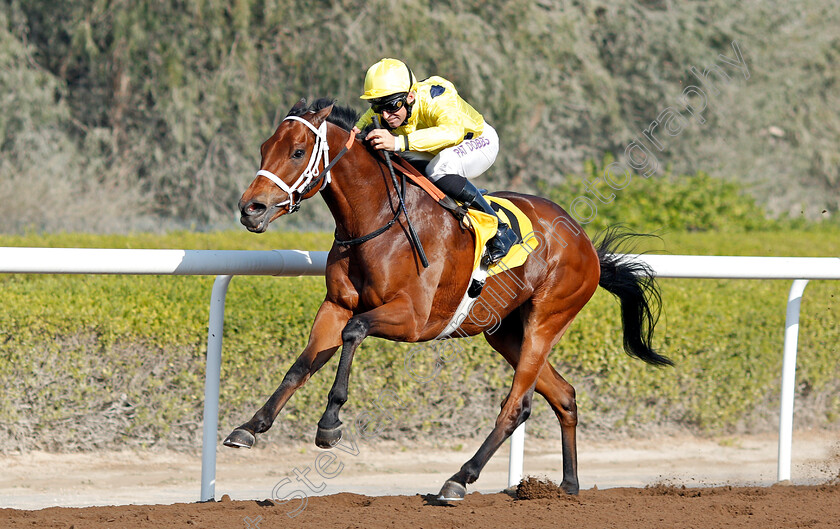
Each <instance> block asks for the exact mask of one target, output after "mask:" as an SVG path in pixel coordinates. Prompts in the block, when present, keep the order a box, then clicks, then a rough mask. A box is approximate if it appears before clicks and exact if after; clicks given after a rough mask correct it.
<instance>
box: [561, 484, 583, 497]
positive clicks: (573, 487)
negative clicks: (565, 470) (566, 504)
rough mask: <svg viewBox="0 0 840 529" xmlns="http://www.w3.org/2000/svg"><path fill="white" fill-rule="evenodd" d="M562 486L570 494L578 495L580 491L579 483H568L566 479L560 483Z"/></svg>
mask: <svg viewBox="0 0 840 529" xmlns="http://www.w3.org/2000/svg"><path fill="white" fill-rule="evenodd" d="M560 488H561V489H562V490H563V492H565V493H566V494H568V495H569V496H577V495H578V492H580V486H579V485H578V484H577V483H568V482H566V481H564V482H562V483H560Z"/></svg>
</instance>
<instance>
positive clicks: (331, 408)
mask: <svg viewBox="0 0 840 529" xmlns="http://www.w3.org/2000/svg"><path fill="white" fill-rule="evenodd" d="M412 308H413V302H412V301H411V300H409V299H408V298H398V299H397V300H394V301H391V302H389V303H387V304H385V305H382V306H380V307H377V308H375V309H373V310H370V311H368V312H364V313H362V314H358V315H356V316H353V317H352V318H350V321H348V322H347V325H346V326H345V327H344V329H343V330H342V331H341V340H342V346H341V358H340V359H339V361H338V370H337V371H336V373H335V382H334V383H333V386H332V389H330V393H329V395H328V396H327V409H326V410H324V415H322V416H321V420H320V421H318V433H317V434H316V435H315V444H316V445H317V446H319V447H320V448H332V447H333V446H335V445H336V444H337V443H338V442H339V441H340V440H341V420H339V417H338V415H339V411H341V407H342V406H343V405H344V403H345V402H347V390H348V385H349V382H350V366H351V365H352V363H353V355H354V354H355V353H356V348H357V347H359V344H361V343H362V340H364V339H365V338H366V337H368V336H369V335H371V334H373V335H377V336H387V337H388V338H391V339H399V340H403V341H411V340H412V339H414V338H416V336H415V335H416V330H417V329H418V328H419V327H420V326H419V325H418V323H419V322H418V319H419V318H418V317H417V315H416V314H415V313H414V311H413V310H412Z"/></svg>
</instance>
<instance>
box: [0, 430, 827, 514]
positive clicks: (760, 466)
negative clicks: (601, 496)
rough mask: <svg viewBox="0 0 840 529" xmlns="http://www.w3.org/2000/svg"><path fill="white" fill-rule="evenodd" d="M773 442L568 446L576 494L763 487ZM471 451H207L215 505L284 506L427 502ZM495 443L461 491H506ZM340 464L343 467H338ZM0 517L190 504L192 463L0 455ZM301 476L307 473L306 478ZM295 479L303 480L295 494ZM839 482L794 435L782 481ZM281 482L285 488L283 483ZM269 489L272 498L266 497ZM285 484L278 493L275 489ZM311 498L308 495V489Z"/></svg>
mask: <svg viewBox="0 0 840 529" xmlns="http://www.w3.org/2000/svg"><path fill="white" fill-rule="evenodd" d="M777 443H778V439H777V437H776V436H774V435H765V436H739V437H725V438H717V439H700V438H695V437H676V438H675V437H656V438H652V439H649V440H638V439H635V440H626V441H620V442H591V441H587V440H586V439H585V438H582V439H579V465H580V480H581V489H582V490H586V489H592V488H593V487H597V488H598V489H606V488H613V487H644V486H646V485H653V484H667V485H670V486H681V485H685V486H687V487H695V486H717V485H762V486H764V485H771V484H773V483H774V482H775V481H776V471H777V450H778V448H777ZM478 445H479V442H478V441H472V442H469V443H465V444H464V445H463V446H462V447H460V450H453V449H445V448H441V447H439V446H432V445H415V446H410V447H400V446H398V445H396V444H389V443H376V444H368V443H365V442H364V441H359V442H358V444H357V446H356V449H355V450H353V449H352V447H347V448H346V450H345V451H342V450H336V451H335V454H336V456H337V457H336V458H335V460H334V461H332V463H331V464H330V465H325V464H324V463H325V461H326V460H324V459H323V458H322V459H321V460H318V461H319V462H318V463H317V464H318V465H321V467H322V469H323V470H324V471H325V472H324V473H325V474H331V473H332V474H337V475H335V476H334V477H332V478H330V479H324V478H323V477H321V476H319V475H318V473H317V471H316V458H318V456H319V455H320V454H322V453H324V452H323V451H322V450H320V449H318V448H316V447H315V446H314V445H312V444H300V445H295V446H286V447H278V446H270V447H265V448H257V449H253V450H234V449H229V448H225V447H221V446H220V447H219V450H218V458H217V481H216V486H215V492H216V499H220V498H221V496H222V495H223V494H227V495H229V496H230V498H231V499H233V500H248V499H250V500H260V499H267V498H272V497H275V498H277V497H282V496H287V495H289V494H290V493H292V492H293V491H294V490H296V489H302V490H303V491H304V492H306V494H307V495H310V496H315V495H327V494H337V493H342V492H351V493H357V494H364V495H368V496H382V495H397V494H400V495H409V496H410V495H415V494H429V493H436V492H437V491H438V490H439V489H440V486H441V485H442V484H443V482H444V481H445V479H446V478H448V477H449V476H450V475H451V474H453V473H454V472H455V471H456V470H457V469H458V468H459V467H460V466H461V464H463V463H464V462H465V461H466V460H467V459H468V458H469V457H470V456H471V455H472V453H473V451H474V450H475V449H477V447H478ZM508 453H509V448H508V445H507V443H506V444H505V445H504V446H503V447H502V448H501V449H500V450H499V452H498V453H497V454H496V456H495V457H494V458H493V459H492V460H491V461H490V463H489V464H488V466H487V468H485V470H484V472H483V473H482V475H481V478H480V479H479V481H478V482H477V483H476V485H475V486H473V487H472V488H471V489H470V492H476V491H478V492H482V493H494V492H499V491H500V490H502V489H504V488H505V487H506V486H507V472H508V468H507V467H508ZM340 465H343V467H341V466H340ZM0 468H2V473H1V474H0V507H12V508H17V509H42V508H45V507H51V506H68V507H70V506H72V507H81V506H90V505H128V504H171V503H189V502H195V501H197V500H198V499H199V493H200V477H201V461H200V454H185V453H176V452H127V451H126V452H97V453H88V454H49V453H42V452H36V453H25V454H10V455H3V456H0ZM307 468H309V471H307V470H306V469H307ZM295 469H297V471H298V472H299V473H300V474H301V475H305V477H306V478H307V479H309V480H310V483H311V485H310V488H306V487H305V486H304V484H303V483H302V480H297V478H296V474H295ZM525 474H526V475H533V476H546V477H548V478H550V479H553V480H555V481H556V482H558V483H559V482H560V481H561V477H562V467H561V457H560V446H559V442H555V441H546V440H538V439H533V438H529V439H528V440H527V441H526V451H525ZM838 474H840V436H838V434H837V432H820V431H805V432H796V433H795V434H794V443H793V466H792V481H793V483H794V484H797V485H813V484H821V483H826V482H828V481H830V480H832V479H834V478H836V477H837V476H838ZM283 480H287V481H285V482H284V481H283ZM278 483H280V486H279V487H278V488H277V491H275V493H274V494H273V493H272V491H273V490H274V489H275V487H276V486H277V485H278ZM283 483H285V484H283ZM311 489H316V490H315V491H313V490H311Z"/></svg>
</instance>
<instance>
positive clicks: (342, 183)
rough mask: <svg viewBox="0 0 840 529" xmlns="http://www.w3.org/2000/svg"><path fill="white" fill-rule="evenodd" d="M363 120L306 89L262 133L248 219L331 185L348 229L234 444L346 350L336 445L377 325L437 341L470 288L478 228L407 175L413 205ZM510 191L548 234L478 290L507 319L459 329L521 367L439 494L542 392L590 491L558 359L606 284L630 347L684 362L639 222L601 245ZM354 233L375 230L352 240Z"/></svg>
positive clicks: (331, 416) (554, 211)
mask: <svg viewBox="0 0 840 529" xmlns="http://www.w3.org/2000/svg"><path fill="white" fill-rule="evenodd" d="M356 119H357V114H356V113H355V112H354V111H353V110H351V109H348V108H345V107H340V106H336V105H335V104H334V102H333V101H332V100H329V99H319V100H317V101H315V102H314V103H313V104H312V105H311V106H310V107H308V108H307V107H306V105H305V101H304V100H301V101H299V102H298V103H297V104H296V105H295V106H294V107H292V109H291V110H290V112H289V114H288V115H287V117H286V118H285V119H284V120H283V121H282V122H281V123H280V124H279V126H278V127H277V129H276V130H275V132H274V134H273V135H272V136H271V137H270V138H268V140H266V141H265V142H264V143H263V144H262V146H261V148H260V153H261V156H262V160H261V163H260V171H259V172H258V173H257V177H256V178H255V179H254V181H253V182H252V183H251V185H250V186H249V187H248V189H246V190H245V192H244V193H243V195H242V198H241V200H240V201H239V209H240V212H241V215H242V216H241V222H242V224H243V225H244V226H245V227H246V228H247V229H248V230H250V231H252V232H257V233H261V232H264V231H265V230H266V229H267V227H268V225H269V223H270V222H272V221H274V220H275V219H277V218H279V217H281V216H283V215H285V214H287V213H290V212H294V211H295V210H296V209H297V208H298V207H299V206H300V203H301V201H303V200H306V199H308V198H310V197H312V196H314V195H316V194H317V193H319V191H320V194H321V196H322V198H323V199H324V201H325V202H326V204H327V206H328V207H329V210H330V212H331V213H332V216H333V217H334V219H335V224H336V239H339V241H337V242H334V244H333V245H332V248H331V249H330V251H329V255H328V258H327V268H326V286H327V294H326V298H325V299H324V301H323V303H322V304H321V306H320V308H319V309H318V312H317V314H316V316H315V320H314V323H313V324H312V330H311V332H310V335H309V341H308V343H307V345H306V347H305V348H304V349H303V352H302V353H301V354H300V356H299V357H298V359H297V360H296V361H295V362H294V364H293V365H292V367H291V368H290V369H289V371H288V372H287V374H286V376H285V377H284V378H283V381H282V382H281V383H280V386H279V387H278V388H277V390H276V391H275V392H274V393H273V394H272V395H271V397H269V399H268V401H267V402H266V403H265V404H264V405H263V406H262V407H261V408H260V409H259V410H258V411H257V412H256V413H255V414H254V416H253V418H251V420H249V421H248V422H246V423H245V424H243V425H242V426H240V427H238V428H236V429H235V430H234V431H233V432H232V433H231V434H230V435H229V436H228V437H227V438H226V439H225V441H224V444H225V445H227V446H233V447H248V448H250V447H251V446H253V444H254V442H255V441H256V435H257V434H259V433H262V432H265V431H267V430H268V429H269V428H271V425H272V423H273V422H274V420H275V419H276V417H277V415H278V414H279V413H280V410H281V409H282V408H283V406H284V405H285V404H286V402H288V400H289V398H290V397H291V396H292V394H293V393H294V392H295V391H296V390H297V389H298V388H300V387H301V386H302V385H303V384H304V383H305V382H306V381H307V380H308V379H309V377H310V376H312V375H313V374H314V373H315V372H316V371H318V370H319V369H320V368H321V367H323V366H324V364H326V363H327V361H328V360H329V359H330V358H331V357H332V356H333V355H334V354H335V353H336V351H337V350H338V349H339V348H341V355H340V359H339V362H338V369H337V372H336V376H335V381H334V383H333V386H332V389H331V390H330V392H329V395H328V403H327V407H326V410H325V411H324V414H323V416H322V417H321V419H320V421H319V422H318V430H317V434H316V438H315V443H316V444H317V445H318V446H319V447H321V448H331V447H332V446H334V445H335V444H336V443H337V442H338V441H339V440H340V438H341V424H342V423H341V421H340V420H339V410H340V409H341V407H342V405H343V404H344V403H345V402H346V401H347V391H348V381H349V376H350V366H351V364H352V362H353V355H354V353H355V352H356V348H357V347H358V346H359V344H360V343H361V342H362V340H364V339H365V337H367V336H376V337H379V338H385V339H389V340H395V341H399V342H423V341H429V340H433V339H435V338H436V337H438V336H439V334H440V333H441V331H442V330H443V329H444V328H446V326H447V324H448V323H449V321H450V319H451V318H452V316H453V313H454V312H455V310H456V308H457V307H458V305H459V302H460V301H461V298H462V296H463V295H464V292H465V291H466V289H467V287H468V281H469V280H470V276H471V272H472V264H473V262H474V253H473V251H474V242H473V240H474V239H473V237H474V236H473V234H472V233H471V232H470V231H469V230H466V229H464V228H463V227H462V226H461V225H460V223H459V221H458V220H457V219H456V218H455V217H454V216H453V215H451V214H450V213H449V212H447V211H446V210H444V209H443V208H442V207H440V205H438V204H437V203H436V202H435V200H434V199H432V198H431V197H430V196H429V195H428V194H427V193H426V192H424V191H423V190H421V189H420V188H419V187H416V186H413V185H409V186H406V189H405V191H404V204H405V209H402V207H401V205H400V195H399V193H400V190H399V188H397V187H396V180H395V179H393V178H391V175H390V173H389V170H388V169H387V166H386V164H385V163H384V162H383V161H382V160H381V159H380V157H378V156H377V155H376V154H375V152H374V151H371V150H369V149H368V148H366V147H365V145H364V143H363V142H361V141H360V140H358V139H353V138H354V136H353V135H352V134H351V132H350V131H351V130H352V128H353V126H354V124H355V122H356ZM342 146H345V147H347V146H349V147H350V148H349V150H345V151H344V152H343V153H342V154H343V157H342V158H340V159H338V158H334V159H333V161H332V165H331V166H329V167H328V168H329V169H330V170H329V173H328V174H327V172H326V171H323V172H320V173H319V171H320V168H321V165H322V164H323V165H324V166H326V163H327V162H326V160H325V159H324V158H328V156H326V157H325V156H323V151H325V150H327V148H328V150H327V152H332V153H335V152H337V151H338V150H339V149H341V148H342ZM354 146H355V148H353V147H354ZM326 168H327V167H325V169H326ZM497 195H498V196H500V197H504V198H506V199H508V200H510V201H511V202H513V203H514V204H515V205H516V206H518V207H519V208H520V209H521V210H522V211H523V212H524V213H525V215H527V216H528V217H529V218H530V219H531V221H532V223H533V226H534V236H536V237H538V239H539V246H538V247H537V250H536V251H535V252H534V254H532V255H531V256H530V257H529V258H528V260H527V261H526V262H525V264H524V265H522V266H519V267H516V268H513V269H509V270H507V273H506V274H497V275H494V276H491V277H489V278H488V279H487V284H486V286H485V291H484V293H482V295H481V296H480V297H479V301H481V302H482V303H484V305H485V306H486V307H492V310H494V311H495V313H496V314H497V315H498V318H497V320H498V321H495V322H476V321H472V320H465V321H464V322H463V323H462V324H461V327H460V329H459V330H458V333H459V334H460V335H461V336H474V335H477V334H479V333H482V332H483V333H484V335H485V338H486V339H487V341H488V342H489V344H490V345H491V346H492V347H493V348H494V349H495V350H496V351H498V352H499V354H501V355H502V356H503V357H504V359H505V360H507V362H508V363H510V365H511V366H512V367H513V368H514V370H515V372H514V375H513V382H512V384H511V387H510V391H509V393H508V395H507V397H506V398H505V399H504V401H503V402H502V405H501V412H500V413H499V415H498V417H497V419H496V422H495V426H494V428H493V430H492V431H491V432H490V435H489V436H488V437H487V438H486V440H485V441H484V442H483V444H482V445H481V447H480V448H479V449H478V451H477V452H476V453H475V455H474V456H473V457H472V458H471V459H470V460H469V461H467V462H466V463H465V464H464V465H463V466H462V467H461V469H460V470H459V471H458V472H456V473H455V474H454V475H453V476H452V477H451V478H449V479H448V480H447V481H446V482H445V483H444V485H443V487H442V489H441V491H440V495H439V497H440V499H443V500H458V499H462V498H463V497H464V496H465V494H466V486H467V485H468V484H470V483H473V482H474V481H475V480H476V479H477V478H478V476H479V473H480V472H481V470H482V468H483V467H484V466H485V464H486V463H487V461H488V460H489V459H490V457H491V456H492V455H493V454H494V453H495V452H496V450H497V449H498V448H499V446H500V445H501V444H502V443H503V442H504V441H505V439H507V438H508V437H509V436H510V435H511V433H512V432H513V431H514V429H516V427H517V426H519V425H520V424H521V423H523V422H524V421H525V420H526V419H527V418H528V415H529V414H530V412H531V400H532V396H533V393H534V391H535V390H536V392H537V393H539V394H540V395H542V396H543V397H544V398H545V399H546V400H547V401H548V404H549V405H550V406H551V408H552V410H553V411H554V413H555V414H556V416H557V418H558V420H559V422H560V429H561V432H562V436H561V440H562V454H563V481H562V482H561V487H562V488H563V490H565V491H566V492H567V493H569V494H577V493H578V490H579V483H578V474H577V472H578V468H577V448H576V442H575V428H576V425H577V406H576V403H575V390H574V388H573V387H572V386H571V385H570V384H569V383H568V382H566V380H565V379H563V377H562V376H560V374H559V373H558V372H557V371H556V370H555V369H554V367H553V366H552V365H551V364H550V363H549V362H548V360H547V358H548V354H549V352H550V351H551V348H552V347H553V346H554V345H555V344H556V343H557V342H558V340H560V338H561V337H562V336H563V333H564V332H565V331H566V330H567V329H568V328H569V325H570V324H571V323H572V320H574V318H575V316H576V315H577V314H578V312H579V311H580V310H581V309H582V308H583V306H584V305H585V304H586V303H587V302H588V301H589V299H590V298H591V297H592V295H593V293H594V292H595V289H596V288H597V287H598V286H599V285H600V286H601V287H603V288H605V289H606V290H607V291H609V292H611V293H612V294H614V295H615V296H616V297H617V298H618V299H619V301H620V303H621V309H622V310H621V314H622V316H621V317H622V323H623V338H624V348H625V351H626V352H627V353H628V354H630V355H632V356H635V357H638V358H640V359H641V360H644V361H645V362H648V363H650V364H654V365H667V364H671V361H670V360H669V359H668V358H667V357H665V356H662V355H660V354H658V353H656V352H654V351H653V349H652V347H651V341H652V336H653V330H654V326H655V324H656V319H657V315H658V312H657V309H658V306H659V302H660V298H659V292H658V289H657V286H656V283H655V281H654V278H653V275H652V273H651V271H650V270H649V269H648V268H647V267H646V266H645V265H644V264H642V263H639V262H638V261H633V260H630V259H628V258H626V257H622V256H617V255H614V254H613V251H614V250H615V248H616V246H617V245H618V244H619V243H620V242H622V241H623V240H626V239H627V238H628V237H631V236H632V234H628V233H625V232H620V231H616V230H612V231H608V232H607V234H606V235H605V236H604V237H603V240H602V241H601V242H600V244H599V245H598V247H597V248H596V247H595V245H593V243H592V242H591V241H590V239H589V238H588V237H587V236H586V233H585V232H584V231H583V229H582V228H581V227H580V225H579V224H578V223H577V222H576V221H575V220H574V219H573V218H572V217H571V216H570V215H569V214H568V213H566V212H565V211H564V210H563V209H562V208H561V207H560V206H558V205H557V204H555V203H553V202H551V201H549V200H546V199H544V198H540V197H536V196H530V195H525V194H518V193H509V192H504V193H497ZM406 211H408V212H409V213H410V218H411V219H413V221H412V223H413V224H414V228H416V234H417V237H418V238H419V241H420V243H421V244H422V246H423V248H424V249H425V253H426V255H427V256H428V263H429V264H428V267H424V266H423V265H421V263H420V261H419V259H418V253H417V251H416V248H415V246H414V245H413V244H412V243H411V240H410V237H409V235H410V233H409V232H410V231H412V230H411V228H410V226H409V223H407V222H406V213H405V212H406ZM395 219H396V220H395ZM374 235H378V236H374ZM523 235H524V234H523ZM354 238H355V239H357V240H356V242H358V241H360V240H363V241H364V242H363V243H360V244H345V243H342V242H340V240H341V239H354ZM540 247H541V249H540ZM537 253H539V254H540V255H539V256H537V255H536V254H537ZM537 257H539V258H537ZM509 274H510V275H509ZM505 275H508V277H509V279H511V280H514V282H515V283H516V284H517V285H519V288H517V289H516V290H515V292H514V293H512V294H511V295H510V297H511V299H510V300H507V303H505V304H504V305H503V304H502V303H500V302H499V300H497V299H496V298H494V297H492V296H490V295H487V291H488V290H492V289H493V288H494V287H497V289H496V291H497V292H498V291H499V287H504V285H501V284H500V282H501V281H503V280H504V278H503V277H502V276H505ZM508 288H509V287H508ZM491 325H492V328H491Z"/></svg>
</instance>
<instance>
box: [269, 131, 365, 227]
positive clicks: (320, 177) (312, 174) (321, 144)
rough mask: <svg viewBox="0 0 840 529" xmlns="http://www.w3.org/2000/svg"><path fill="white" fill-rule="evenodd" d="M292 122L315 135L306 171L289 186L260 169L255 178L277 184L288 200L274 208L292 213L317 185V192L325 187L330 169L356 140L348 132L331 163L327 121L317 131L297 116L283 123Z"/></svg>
mask: <svg viewBox="0 0 840 529" xmlns="http://www.w3.org/2000/svg"><path fill="white" fill-rule="evenodd" d="M287 120H293V121H300V122H301V123H303V124H304V125H306V126H307V127H309V130H311V131H312V132H314V133H315V147H314V148H313V149H312V155H311V156H310V157H309V163H307V164H306V169H304V171H303V173H301V175H300V176H299V177H298V179H297V180H295V183H294V184H292V185H291V186H289V185H288V184H286V182H284V181H283V180H281V179H280V177H278V176H277V175H276V174H274V173H272V172H271V171H267V170H265V169H260V170H259V171H257V176H264V177H266V178H268V179H269V180H271V181H272V182H274V183H275V184H277V187H279V188H280V189H282V190H283V191H285V192H286V194H287V195H288V196H289V198H288V199H286V200H284V201H283V202H279V203H278V204H275V207H278V208H280V207H283V206H286V207H287V208H288V210H289V211H288V212H289V213H290V214H291V213H294V212H295V211H297V210H299V209H300V203H301V202H302V201H303V200H304V198H305V197H306V195H307V194H308V193H309V192H310V191H312V190H313V189H314V188H315V187H316V186H317V185H319V184H320V186H321V187H319V188H318V191H320V190H322V189H324V188H325V187H327V184H329V183H330V181H331V180H332V179H331V177H330V169H332V168H333V166H334V165H335V164H336V163H337V162H338V161H339V160H340V159H341V157H342V156H344V154H345V153H346V152H347V151H348V150H350V147H352V146H353V142H354V140H355V139H356V133H355V132H352V131H351V132H350V138H349V139H348V140H347V143H346V144H345V145H344V147H343V148H342V149H341V150H340V151H339V152H338V154H337V155H336V157H335V158H333V161H332V162H330V145H329V143H328V142H327V121H326V120H324V121H323V122H321V126H320V127H318V128H317V129H316V128H315V126H314V125H312V123H310V122H308V121H306V120H305V119H303V118H301V117H299V116H286V117H285V118H284V119H283V121H287ZM322 163H323V165H324V170H323V172H321V171H320V170H319V169H318V168H319V167H320V166H321V164H322ZM295 193H297V194H298V196H299V197H302V198H300V200H297V201H295V195H294V194H295Z"/></svg>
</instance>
